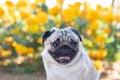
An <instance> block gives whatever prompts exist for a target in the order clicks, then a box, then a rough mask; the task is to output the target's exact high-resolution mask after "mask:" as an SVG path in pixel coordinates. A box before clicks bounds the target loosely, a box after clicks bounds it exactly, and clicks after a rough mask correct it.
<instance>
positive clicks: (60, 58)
mask: <svg viewBox="0 0 120 80" xmlns="http://www.w3.org/2000/svg"><path fill="white" fill-rule="evenodd" d="M59 60H70V57H68V56H61V57H59Z"/></svg>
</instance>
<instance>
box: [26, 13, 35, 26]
mask: <svg viewBox="0 0 120 80" xmlns="http://www.w3.org/2000/svg"><path fill="white" fill-rule="evenodd" d="M26 22H27V24H28V25H35V24H36V18H35V15H30V16H29V17H28V18H27V19H26Z"/></svg>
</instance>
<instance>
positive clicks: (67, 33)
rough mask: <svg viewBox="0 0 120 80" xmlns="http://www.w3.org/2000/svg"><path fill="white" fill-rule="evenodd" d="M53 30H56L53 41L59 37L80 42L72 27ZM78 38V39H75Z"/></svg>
mask: <svg viewBox="0 0 120 80" xmlns="http://www.w3.org/2000/svg"><path fill="white" fill-rule="evenodd" d="M52 30H54V32H53V34H52V35H51V36H52V39H51V40H55V39H56V38H58V37H62V38H68V37H71V38H74V39H76V40H78V39H79V38H78V36H77V35H76V34H75V33H74V32H73V31H72V30H71V28H70V27H67V28H64V29H58V28H53V29H52ZM75 37H76V38H75Z"/></svg>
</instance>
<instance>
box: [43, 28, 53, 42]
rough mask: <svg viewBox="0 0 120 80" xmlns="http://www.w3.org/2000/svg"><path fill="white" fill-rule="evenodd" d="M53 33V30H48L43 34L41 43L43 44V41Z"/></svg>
mask: <svg viewBox="0 0 120 80" xmlns="http://www.w3.org/2000/svg"><path fill="white" fill-rule="evenodd" d="M53 32H54V30H52V31H51V30H48V31H46V32H44V34H43V36H42V43H44V42H45V40H46V39H47V38H48V37H49V36H50V35H51V34H52V33H53Z"/></svg>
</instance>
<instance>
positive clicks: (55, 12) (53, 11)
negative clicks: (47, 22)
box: [48, 5, 60, 15]
mask: <svg viewBox="0 0 120 80" xmlns="http://www.w3.org/2000/svg"><path fill="white" fill-rule="evenodd" d="M48 12H49V14H50V15H58V14H59V13H60V7H59V6H57V5H56V6H54V7H53V8H51V9H49V11H48Z"/></svg>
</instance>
